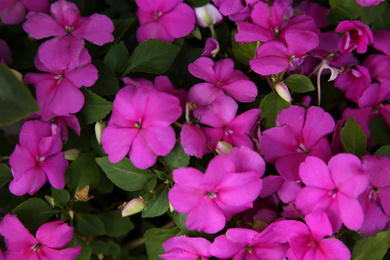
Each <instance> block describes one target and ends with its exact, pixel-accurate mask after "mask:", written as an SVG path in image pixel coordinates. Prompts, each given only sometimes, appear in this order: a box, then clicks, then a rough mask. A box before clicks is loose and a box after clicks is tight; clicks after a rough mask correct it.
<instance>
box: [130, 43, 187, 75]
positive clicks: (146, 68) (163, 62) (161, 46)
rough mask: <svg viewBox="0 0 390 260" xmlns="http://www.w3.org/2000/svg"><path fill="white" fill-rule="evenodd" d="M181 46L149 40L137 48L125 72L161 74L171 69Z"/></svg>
mask: <svg viewBox="0 0 390 260" xmlns="http://www.w3.org/2000/svg"><path fill="white" fill-rule="evenodd" d="M179 52H180V47H179V46H177V45H173V44H171V43H168V42H164V41H160V40H147V41H144V42H141V43H140V44H139V45H138V46H137V48H135V50H134V52H133V54H132V55H131V57H130V61H129V65H128V66H127V68H126V70H125V73H124V74H128V73H129V72H146V73H152V74H161V73H164V72H165V71H167V70H168V69H169V67H170V66H171V65H172V63H173V61H174V60H175V58H176V56H177V54H178V53H179Z"/></svg>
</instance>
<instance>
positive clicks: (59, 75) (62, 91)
mask: <svg viewBox="0 0 390 260" xmlns="http://www.w3.org/2000/svg"><path fill="white" fill-rule="evenodd" d="M35 66H36V67H37V69H39V70H41V71H45V72H48V73H27V74H26V76H25V81H26V83H29V84H32V85H34V86H35V88H36V96H37V101H38V104H39V105H40V107H41V110H42V111H43V114H42V115H41V116H42V118H48V117H50V116H51V115H52V114H55V115H58V116H68V115H69V114H74V113H77V112H79V111H80V109H81V108H82V107H83V105H84V95H83V93H82V92H81V91H80V90H79V88H81V87H82V86H85V87H90V86H92V85H93V84H95V82H96V80H97V79H98V77H99V76H98V70H97V69H96V67H95V66H94V65H92V64H91V56H90V55H89V53H88V51H87V49H85V48H84V49H83V50H82V51H81V53H80V56H79V63H78V66H77V67H74V68H66V69H64V70H59V69H56V68H55V67H50V66H47V65H44V64H43V63H42V62H41V61H40V60H39V58H38V55H37V56H36V57H35ZM45 120H47V119H45Z"/></svg>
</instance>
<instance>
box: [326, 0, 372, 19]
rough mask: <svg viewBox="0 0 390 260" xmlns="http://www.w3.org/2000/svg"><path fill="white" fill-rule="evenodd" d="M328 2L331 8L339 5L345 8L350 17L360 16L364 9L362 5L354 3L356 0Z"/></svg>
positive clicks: (333, 0)
mask: <svg viewBox="0 0 390 260" xmlns="http://www.w3.org/2000/svg"><path fill="white" fill-rule="evenodd" d="M329 4H330V6H331V7H332V8H334V7H340V8H343V9H344V10H346V11H347V12H348V13H349V14H350V15H351V19H356V18H358V17H360V16H361V14H362V12H363V9H364V7H363V6H360V5H358V4H357V3H356V0H343V1H340V0H329ZM351 19H350V20H351Z"/></svg>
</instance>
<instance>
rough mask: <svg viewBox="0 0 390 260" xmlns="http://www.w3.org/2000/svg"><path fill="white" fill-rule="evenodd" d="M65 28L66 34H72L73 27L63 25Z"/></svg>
mask: <svg viewBox="0 0 390 260" xmlns="http://www.w3.org/2000/svg"><path fill="white" fill-rule="evenodd" d="M65 29H66V32H67V33H68V34H72V30H73V28H72V26H68V25H67V26H65Z"/></svg>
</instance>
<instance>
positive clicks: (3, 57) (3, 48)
mask: <svg viewBox="0 0 390 260" xmlns="http://www.w3.org/2000/svg"><path fill="white" fill-rule="evenodd" d="M0 62H2V63H4V64H8V65H9V64H11V63H12V56H11V50H10V49H9V47H8V45H7V43H6V42H5V41H4V40H2V39H0Z"/></svg>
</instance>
